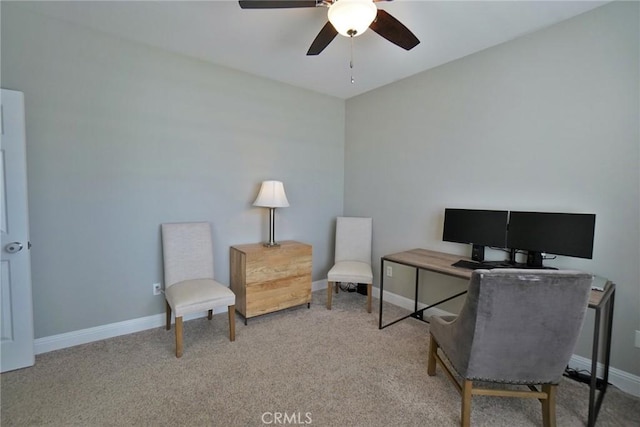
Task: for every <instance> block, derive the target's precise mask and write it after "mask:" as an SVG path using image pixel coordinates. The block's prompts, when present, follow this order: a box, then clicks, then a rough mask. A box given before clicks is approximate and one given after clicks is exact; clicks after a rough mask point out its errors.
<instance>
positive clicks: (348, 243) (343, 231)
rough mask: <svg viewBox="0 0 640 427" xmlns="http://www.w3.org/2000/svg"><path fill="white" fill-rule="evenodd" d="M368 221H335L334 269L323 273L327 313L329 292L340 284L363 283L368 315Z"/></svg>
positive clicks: (371, 278) (360, 219)
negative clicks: (365, 287)
mask: <svg viewBox="0 0 640 427" xmlns="http://www.w3.org/2000/svg"><path fill="white" fill-rule="evenodd" d="M372 222H373V221H372V219H371V218H356V217H338V219H337V221H336V250H335V263H334V266H333V267H332V268H331V270H329V273H327V309H329V310H331V299H332V294H333V288H334V286H335V292H336V294H337V293H338V289H339V284H340V283H366V285H367V311H368V312H369V313H371V287H372V286H373V271H372V270H371V234H372Z"/></svg>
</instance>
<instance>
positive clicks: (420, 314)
mask: <svg viewBox="0 0 640 427" xmlns="http://www.w3.org/2000/svg"><path fill="white" fill-rule="evenodd" d="M384 261H385V260H384V259H381V260H380V272H381V273H380V310H379V315H378V316H379V317H378V329H384V328H386V327H387V326H391V325H394V324H396V323H398V322H400V321H402V320H404V319H407V318H409V317H413V318H414V319H418V320H421V321H423V322H426V323H429V321H427V320H424V311H425V310H427V309H429V308H433V307H435V306H437V305H440V304H443V303H445V302H447V301H450V300H452V299H454V298H458V297H459V296H461V295H464V294H466V293H467V291H466V290H464V291H462V292H458V293H457V294H455V295H452V296H450V297H448V298H445V299H442V300H440V301H438V302H436V303H434V304H431V305H429V306H428V307H425V308H421V309H418V290H419V287H420V268H416V280H415V294H414V300H413V313H409V314H407V315H406V316H403V317H401V318H399V319H396V320H394V321H393V322H390V323H387V324H386V325H384V326H383V325H382V302H383V294H384Z"/></svg>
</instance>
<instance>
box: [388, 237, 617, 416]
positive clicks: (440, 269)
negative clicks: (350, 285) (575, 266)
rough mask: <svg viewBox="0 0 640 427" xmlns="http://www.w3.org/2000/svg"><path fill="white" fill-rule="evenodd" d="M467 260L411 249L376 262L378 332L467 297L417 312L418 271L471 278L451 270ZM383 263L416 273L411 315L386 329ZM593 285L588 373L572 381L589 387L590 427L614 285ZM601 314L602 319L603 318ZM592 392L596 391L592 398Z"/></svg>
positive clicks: (598, 281)
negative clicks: (592, 312) (383, 315)
mask: <svg viewBox="0 0 640 427" xmlns="http://www.w3.org/2000/svg"><path fill="white" fill-rule="evenodd" d="M461 259H463V260H467V261H468V260H470V259H469V258H466V257H463V256H460V255H452V254H447V253H443V252H436V251H430V250H427V249H411V250H409V251H404V252H398V253H395V254H391V255H385V256H383V257H382V258H381V260H380V271H381V274H380V310H379V316H380V317H379V320H378V328H379V329H383V328H386V327H387V326H391V325H393V324H394V323H397V322H399V321H401V320H404V319H406V318H408V317H413V318H415V319H418V320H421V321H423V322H428V321H427V320H425V319H424V315H423V313H424V310H426V309H427V308H432V307H435V306H437V305H439V304H442V303H444V302H447V301H449V300H452V299H454V298H457V297H459V296H461V295H464V294H466V293H467V291H462V292H459V293H457V294H455V295H452V296H450V297H448V298H445V299H443V300H440V301H437V302H436V303H434V304H430V305H429V306H428V307H426V308H422V309H420V310H419V309H418V286H419V283H420V270H427V271H433V272H436V273H441V274H445V275H447V276H453V277H458V278H460V279H467V280H469V279H470V278H471V272H472V271H473V270H469V269H466V268H460V267H453V266H452V265H451V264H453V263H455V262H456V261H459V260H461ZM385 261H388V262H394V263H396V264H402V265H406V266H409V267H414V268H415V269H416V281H415V299H414V310H413V313H409V314H408V315H406V316H404V317H401V318H399V319H396V320H394V321H392V322H390V323H387V324H386V325H383V324H382V302H383V295H384V273H383V272H384V271H385V270H384V263H385ZM593 285H594V286H597V287H600V288H602V289H603V290H602V291H600V290H592V291H591V295H590V296H589V306H588V307H589V308H590V309H593V310H595V320H594V331H593V344H592V355H591V373H590V375H588V376H587V378H573V377H570V378H572V379H577V380H579V381H582V382H585V383H587V384H589V419H588V422H587V425H588V426H589V427H592V426H594V425H595V423H596V418H597V417H598V412H599V411H600V405H601V404H602V399H603V398H604V394H605V393H606V391H607V385H608V381H609V362H610V355H611V331H612V326H613V305H614V300H615V292H616V285H615V283H612V282H611V281H609V280H607V279H604V278H602V277H598V276H594V279H593ZM603 312H604V313H605V315H604V316H603ZM603 324H604V330H603V332H604V337H603V338H604V340H603V344H604V346H603V347H602V348H601V347H600V344H601V343H600V328H601V327H603ZM601 352H602V353H604V354H603V358H604V370H603V372H604V373H603V377H602V378H599V377H598V375H597V367H598V359H599V355H600V353H601ZM596 391H599V393H598V395H597V396H596Z"/></svg>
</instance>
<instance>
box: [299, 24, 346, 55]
mask: <svg viewBox="0 0 640 427" xmlns="http://www.w3.org/2000/svg"><path fill="white" fill-rule="evenodd" d="M337 35H338V32H337V31H336V29H335V28H333V25H331V22H329V21H327V23H326V24H324V27H322V29H321V30H320V32H319V33H318V35H317V36H316V38H315V40H314V41H313V43H311V47H310V48H309V51H308V52H307V55H317V54H319V53H320V52H322V51H323V50H324V48H325V47H327V46H329V43H331V41H332V40H333V39H334V38H335V37H336V36H337Z"/></svg>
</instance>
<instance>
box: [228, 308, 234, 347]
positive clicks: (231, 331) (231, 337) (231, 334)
mask: <svg viewBox="0 0 640 427" xmlns="http://www.w3.org/2000/svg"><path fill="white" fill-rule="evenodd" d="M227 310H228V311H229V341H235V340H236V306H235V305H230V306H229V307H227Z"/></svg>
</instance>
